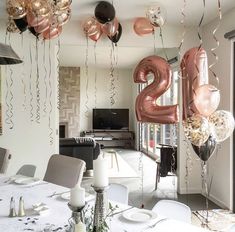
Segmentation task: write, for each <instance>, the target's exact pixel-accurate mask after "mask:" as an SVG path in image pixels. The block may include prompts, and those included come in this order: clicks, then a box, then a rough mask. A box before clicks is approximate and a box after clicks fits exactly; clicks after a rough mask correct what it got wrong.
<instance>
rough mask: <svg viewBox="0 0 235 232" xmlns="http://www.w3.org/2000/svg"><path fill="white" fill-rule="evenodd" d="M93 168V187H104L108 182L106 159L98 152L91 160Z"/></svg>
mask: <svg viewBox="0 0 235 232" xmlns="http://www.w3.org/2000/svg"><path fill="white" fill-rule="evenodd" d="M93 170H94V186H95V187H106V186H108V184H109V177H108V165H107V160H105V159H104V158H103V156H102V154H100V155H99V156H98V158H97V159H96V160H94V161H93Z"/></svg>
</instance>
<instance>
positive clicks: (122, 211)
mask: <svg viewBox="0 0 235 232" xmlns="http://www.w3.org/2000/svg"><path fill="white" fill-rule="evenodd" d="M133 208H134V206H131V207H130V208H127V209H124V210H121V211H119V212H116V213H113V214H111V215H110V216H111V217H113V216H114V215H117V214H120V213H124V212H126V211H128V210H130V209H133Z"/></svg>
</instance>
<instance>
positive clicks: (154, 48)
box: [153, 30, 157, 55]
mask: <svg viewBox="0 0 235 232" xmlns="http://www.w3.org/2000/svg"><path fill="white" fill-rule="evenodd" d="M153 46H154V47H153V54H154V55H157V45H156V30H153Z"/></svg>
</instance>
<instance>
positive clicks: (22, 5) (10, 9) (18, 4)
mask: <svg viewBox="0 0 235 232" xmlns="http://www.w3.org/2000/svg"><path fill="white" fill-rule="evenodd" d="M26 8H27V1H26V0H8V1H7V3H6V9H7V13H8V14H9V16H10V17H12V18H13V19H21V18H23V17H24V16H25V15H26V14H27V9H26Z"/></svg>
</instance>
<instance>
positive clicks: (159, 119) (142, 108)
mask: <svg viewBox="0 0 235 232" xmlns="http://www.w3.org/2000/svg"><path fill="white" fill-rule="evenodd" d="M149 73H153V75H154V81H153V82H152V83H151V84H150V85H148V86H147V87H145V88H144V90H142V91H141V92H140V94H139V95H138V96H137V98H136V104H135V110H136V116H137V120H138V121H140V122H151V123H162V124H173V123H177V122H178V121H179V116H178V105H168V106H159V105H158V104H157V103H156V102H157V99H158V98H159V97H160V96H161V95H162V94H164V93H165V92H166V91H167V89H168V88H169V87H170V86H171V77H172V72H171V68H170V65H169V64H168V63H167V62H166V60H164V59H163V58H161V57H159V56H149V57H146V58H145V59H143V60H142V61H141V62H140V63H139V64H138V65H137V67H136V69H135V71H134V75H133V77H134V81H135V83H147V79H148V78H147V75H148V74H149Z"/></svg>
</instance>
